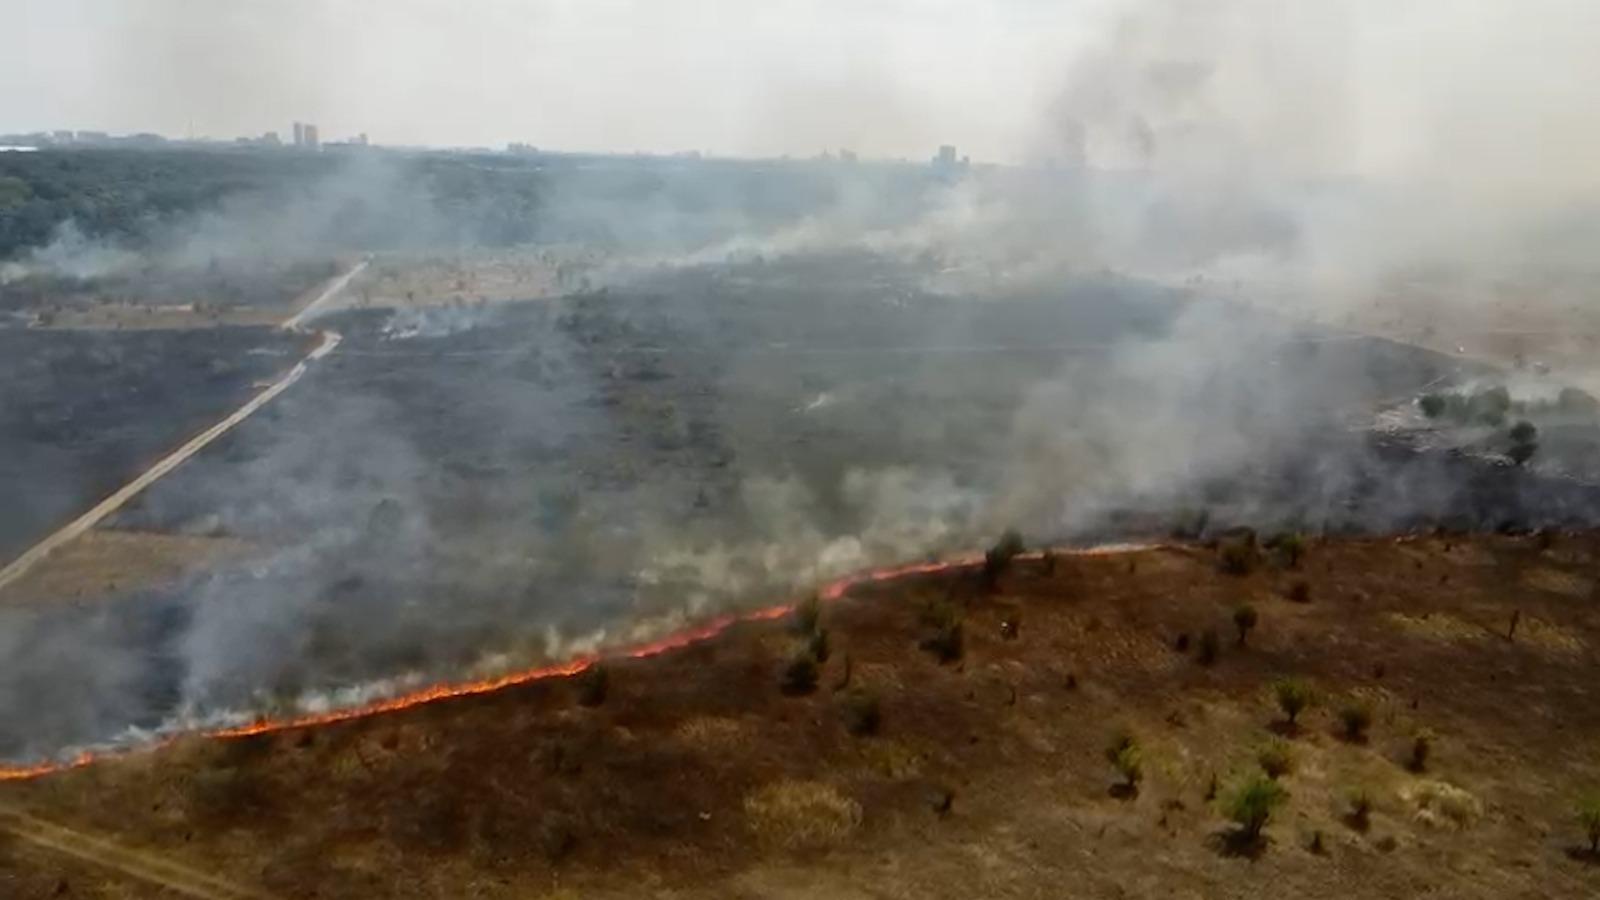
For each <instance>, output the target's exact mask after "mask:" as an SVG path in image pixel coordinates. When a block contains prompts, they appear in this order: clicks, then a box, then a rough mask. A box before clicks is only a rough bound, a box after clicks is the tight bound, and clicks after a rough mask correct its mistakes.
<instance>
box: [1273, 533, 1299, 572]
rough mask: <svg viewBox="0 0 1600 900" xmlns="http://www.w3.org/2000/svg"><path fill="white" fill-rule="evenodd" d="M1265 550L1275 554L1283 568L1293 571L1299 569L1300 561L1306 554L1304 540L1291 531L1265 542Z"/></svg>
mask: <svg viewBox="0 0 1600 900" xmlns="http://www.w3.org/2000/svg"><path fill="white" fill-rule="evenodd" d="M1267 549H1269V550H1272V551H1273V552H1275V553H1277V554H1278V557H1279V558H1280V559H1282V560H1283V564H1284V565H1285V566H1288V567H1289V568H1291V569H1295V568H1299V566H1300V559H1301V557H1303V556H1305V554H1306V540H1305V538H1303V537H1301V536H1300V535H1298V534H1296V533H1295V532H1293V531H1284V532H1280V533H1278V534H1275V535H1273V536H1272V539H1271V540H1269V541H1267Z"/></svg>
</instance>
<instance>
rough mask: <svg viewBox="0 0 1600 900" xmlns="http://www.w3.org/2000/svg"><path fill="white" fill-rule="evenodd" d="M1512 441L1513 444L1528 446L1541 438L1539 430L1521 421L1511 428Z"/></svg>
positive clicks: (1527, 422)
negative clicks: (1527, 444)
mask: <svg viewBox="0 0 1600 900" xmlns="http://www.w3.org/2000/svg"><path fill="white" fill-rule="evenodd" d="M1510 435H1511V440H1512V442H1513V443H1517V444H1526V443H1529V442H1531V441H1533V440H1534V439H1536V438H1538V437H1539V429H1538V428H1535V427H1534V424H1533V423H1532V422H1529V421H1526V420H1524V421H1521V422H1518V423H1517V424H1515V425H1513V426H1511V431H1510Z"/></svg>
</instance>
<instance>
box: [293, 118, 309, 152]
mask: <svg viewBox="0 0 1600 900" xmlns="http://www.w3.org/2000/svg"><path fill="white" fill-rule="evenodd" d="M294 145H295V146H296V147H304V146H305V145H306V126H305V125H304V124H302V123H300V122H296V123H294Z"/></svg>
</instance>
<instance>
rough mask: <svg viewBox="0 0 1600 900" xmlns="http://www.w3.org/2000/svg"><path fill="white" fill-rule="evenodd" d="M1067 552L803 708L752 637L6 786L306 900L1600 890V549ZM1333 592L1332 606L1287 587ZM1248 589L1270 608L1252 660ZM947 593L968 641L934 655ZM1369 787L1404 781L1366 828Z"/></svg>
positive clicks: (95, 872)
mask: <svg viewBox="0 0 1600 900" xmlns="http://www.w3.org/2000/svg"><path fill="white" fill-rule="evenodd" d="M1045 566H1046V564H1045V563H1042V562H1039V561H1026V560H1025V561H1018V562H1017V563H1016V564H1015V565H1014V567H1013V569H1012V571H1011V572H1009V573H1008V574H1007V575H1005V576H1004V577H1003V578H1002V579H1001V581H1000V584H999V587H998V589H997V590H995V591H994V592H992V593H991V592H989V591H987V590H986V589H984V587H983V585H982V583H981V580H980V579H978V578H975V577H974V576H972V575H970V574H948V575H941V576H923V577H918V578H915V579H908V580H904V581H900V582H894V583H885V584H878V585H873V586H864V587H858V588H856V589H855V590H854V591H853V592H852V593H851V594H850V595H849V596H848V597H847V598H846V599H844V600H842V601H840V602H839V603H837V604H834V605H830V606H828V607H825V609H824V611H823V615H822V623H823V625H824V626H825V627H826V628H827V629H828V633H829V637H830V645H831V654H830V655H829V658H828V660H827V662H826V663H825V664H824V665H823V666H822V669H821V673H820V678H819V682H818V687H817V688H816V690H814V691H813V692H811V693H809V694H805V695H803V696H791V695H786V694H785V693H783V692H782V691H780V688H779V673H780V671H781V669H782V668H783V663H784V661H785V660H786V659H787V658H788V655H789V653H790V652H791V650H792V648H793V646H794V645H795V644H796V643H797V641H798V640H799V638H798V637H797V635H796V633H795V632H794V630H793V626H792V624H791V623H788V622H781V621H780V622H770V623H763V624H749V625H743V626H739V627H736V628H735V629H733V630H731V631H729V632H727V633H725V634H724V635H722V636H720V637H718V638H716V639H713V640H711V641H708V642H706V643H703V644H700V645H697V646H694V647H691V648H689V649H686V650H682V651H679V652H673V653H670V654H667V655H663V656H659V657H654V658H650V659H643V660H619V661H613V662H609V663H607V664H606V670H607V672H608V674H609V680H608V685H609V689H608V690H607V691H606V692H605V695H604V697H603V698H602V701H601V702H600V703H598V704H597V705H584V704H583V703H581V702H580V700H581V699H583V698H584V697H585V695H586V694H587V697H588V699H589V700H591V701H592V700H594V699H595V697H596V695H595V692H593V691H592V690H590V691H586V690H585V689H584V687H583V684H584V682H583V681H582V676H580V677H579V678H578V679H557V680H552V681H546V682H540V683H535V684H532V685H528V686H524V687H519V688H514V689H509V690H505V691H501V692H499V693H495V694H491V695H485V696H480V697H474V698H466V699H461V700H453V701H444V702H439V703H435V704H431V705H426V706H422V707H417V708H413V709H410V710H406V711H403V712H399V713H392V714H386V715H380V716H375V717H371V718H367V719H363V720H359V721H354V722H349V723H344V724H339V725H332V726H323V727H319V728H314V729H303V730H296V731H289V732H284V733H279V734H273V735H268V736H263V737H257V738H249V739H237V740H225V741H219V740H213V739H190V740H186V741H182V742H179V743H177V744H175V745H172V746H169V747H167V748H165V749H162V750H159V751H154V752H149V753H143V754H138V755H134V756H129V757H126V758H122V759H117V760H112V761H107V762H104V763H101V764H97V765H94V766H91V767H88V768H85V769H81V770H76V771H72V772H67V773H63V774H58V775H55V776H50V777H47V778H43V779H40V780H37V781H33V782H22V783H12V784H7V785H4V786H3V787H0V803H3V804H7V805H9V806H10V807H14V808H21V809H25V810H27V811H30V812H31V813H33V814H34V815H37V816H39V817H42V818H44V819H47V820H48V821H51V822H54V823H58V824H61V825H66V826H69V827H71V828H73V829H78V830H81V831H82V832H85V833H87V834H90V835H94V836H99V837H101V838H109V839H112V840H114V841H115V842H117V844H118V845H119V846H121V847H124V848H127V849H131V850H135V851H140V852H147V853H155V854H159V855H161V856H162V857H164V858H167V859H170V860H172V861H175V862H177V863H181V864H184V865H186V866H188V867H190V868H192V869H198V870H200V871H203V872H207V873H211V874H212V875H214V876H217V877H219V878H223V879H226V880H228V881H230V882H232V883H235V884H243V885H253V886H256V887H259V888H260V889H263V890H265V891H267V892H270V893H273V894H276V895H278V896H286V897H318V896H321V897H352V896H360V897H459V896H480V897H552V898H553V897H563V898H565V897H579V896H581V897H612V896H615V897H633V896H641V895H650V896H662V897H678V898H692V897H718V898H723V897H726V898H745V897H795V898H801V897H828V898H838V897H845V898H848V897H908V898H909V897H951V898H967V897H974V896H986V897H1057V896H1061V895H1062V894H1063V892H1070V893H1071V894H1072V895H1073V896H1088V897H1152V898H1154V897H1171V896H1179V897H1199V896H1205V897H1254V896H1260V895H1261V894H1262V893H1263V892H1268V891H1270V892H1272V893H1273V894H1276V895H1286V896H1301V897H1340V898H1347V897H1393V896H1416V895H1421V894H1430V895H1435V896H1450V897H1464V898H1474V897H1481V898H1491V897H1492V898H1514V897H1526V898H1533V897H1584V896H1593V895H1594V893H1595V892H1596V891H1597V890H1600V861H1596V860H1592V859H1588V858H1586V857H1585V856H1584V855H1583V854H1582V853H1580V852H1578V851H1577V850H1576V849H1574V848H1575V847H1576V846H1577V845H1579V844H1580V843H1582V837H1581V833H1580V831H1579V829H1578V828H1577V827H1576V825H1575V823H1574V820H1573V816H1572V807H1573V804H1574V802H1575V800H1576V798H1577V797H1578V796H1579V795H1580V794H1581V793H1582V792H1584V791H1586V790H1591V789H1593V788H1594V787H1595V786H1596V784H1597V783H1600V711H1597V710H1596V708H1595V706H1594V704H1593V703H1590V702H1588V701H1589V699H1590V697H1589V695H1590V693H1591V692H1592V689H1593V684H1594V679H1595V675H1596V672H1597V669H1596V664H1597V662H1600V657H1597V653H1596V647H1597V646H1600V644H1597V641H1600V613H1597V609H1596V605H1595V604H1596V593H1595V585H1596V582H1595V576H1596V573H1597V566H1600V534H1595V533H1592V532H1588V533H1575V534H1567V535H1553V536H1552V535H1547V536H1542V537H1488V536H1486V537H1448V536H1439V537H1426V538H1415V539H1407V540H1393V539H1326V540H1318V541H1314V542H1312V543H1311V545H1310V546H1309V548H1308V550H1307V552H1306V555H1305V557H1304V558H1303V559H1302V560H1301V561H1300V563H1299V564H1298V566H1297V567H1295V568H1290V567H1288V566H1287V565H1286V564H1285V562H1284V561H1283V560H1272V559H1267V560H1264V561H1262V562H1260V563H1259V564H1258V565H1257V566H1256V567H1255V568H1254V569H1253V570H1252V571H1251V572H1250V573H1249V574H1246V575H1230V574H1224V573H1223V572H1221V571H1220V567H1219V565H1218V556H1217V553H1216V552H1215V551H1214V550H1211V549H1207V548H1205V547H1203V546H1199V545H1190V546H1174V547H1171V548H1164V549H1151V550H1145V551H1138V552H1134V553H1129V554H1126V555H1118V556H1104V557H1070V558H1060V559H1058V560H1057V561H1056V562H1055V564H1054V568H1053V571H1051V570H1047V569H1046V567H1045ZM1300 581H1303V582H1304V583H1305V584H1306V585H1307V593H1306V597H1307V598H1308V602H1303V603H1302V602H1295V601H1294V600H1292V599H1290V595H1291V594H1293V593H1294V591H1293V585H1294V584H1295V583H1296V582H1300ZM1241 602H1249V603H1251V604H1253V605H1254V606H1255V608H1256V609H1257V610H1258V612H1259V619H1260V621H1259V624H1258V625H1257V627H1256V628H1255V629H1254V630H1253V631H1252V632H1251V633H1250V635H1249V638H1248V642H1247V644H1246V645H1245V646H1243V647H1241V646H1238V645H1237V644H1236V643H1235V641H1234V640H1233V639H1232V627H1231V624H1230V621H1231V620H1230V616H1231V612H1232V610H1233V609H1234V608H1235V606H1236V605H1237V604H1239V603H1241ZM941 605H948V607H949V608H951V609H954V610H956V611H957V613H956V615H958V617H959V619H960V621H961V623H962V626H963V634H964V636H965V641H964V651H965V652H964V656H963V657H962V658H961V659H960V660H959V661H953V662H946V663H940V662H939V661H938V660H937V659H936V658H935V657H934V656H933V655H932V654H930V653H929V652H927V651H925V650H923V649H920V648H919V641H921V640H923V639H924V638H925V637H926V636H927V635H928V629H929V626H928V625H927V624H925V620H926V618H927V615H928V613H927V610H928V609H929V608H930V607H938V606H941ZM1514 612H1519V613H1520V617H1519V626H1518V629H1517V631H1516V637H1515V640H1508V639H1507V638H1506V636H1505V633H1506V629H1507V626H1508V623H1509V620H1510V618H1511V616H1512V615H1513V613H1514ZM1003 622H1012V623H1016V624H1017V628H1016V630H1015V636H1014V638H1010V639H1008V638H1007V637H1006V634H1005V633H1006V630H1005V629H1004V628H1003V627H1002V623H1003ZM1207 629H1216V630H1218V631H1219V633H1220V634H1221V635H1222V638H1223V640H1222V641H1221V652H1220V656H1219V658H1218V659H1217V660H1216V661H1215V662H1214V664H1212V665H1204V664H1202V663H1201V662H1200V661H1199V660H1198V659H1197V651H1196V647H1197V646H1198V645H1199V643H1200V635H1201V634H1203V632H1204V631H1205V630H1207ZM1182 635H1187V636H1189V638H1190V641H1189V646H1188V649H1187V650H1183V651H1180V650H1178V649H1176V647H1177V644H1178V641H1179V638H1180V636H1182ZM1283 676H1296V677H1300V678H1304V679H1307V680H1308V681H1309V682H1310V683H1311V684H1312V685H1313V686H1314V687H1315V689H1316V693H1317V696H1318V698H1319V701H1318V702H1317V704H1316V705H1314V706H1312V707H1311V708H1310V709H1309V710H1308V711H1307V712H1305V713H1303V714H1302V715H1301V717H1300V723H1299V726H1298V727H1297V728H1295V729H1289V728H1287V727H1285V726H1284V725H1283V724H1282V722H1281V718H1282V716H1281V714H1280V713H1279V711H1278V710H1277V709H1276V708H1275V707H1274V705H1273V703H1272V700H1271V696H1270V693H1269V690H1268V685H1269V683H1270V682H1271V681H1272V680H1273V679H1276V678H1280V677H1283ZM846 681H848V688H844V687H842V686H843V685H844V684H845V682H846ZM848 690H861V691H866V692H869V693H870V694H871V695H872V696H874V697H876V698H877V699H878V701H879V703H880V704H881V722H880V725H879V728H878V729H877V732H876V733H874V734H870V735H852V734H851V732H850V731H848V730H847V729H846V727H845V725H844V719H843V717H842V716H841V709H842V705H843V703H844V699H843V698H844V697H845V696H846V695H847V691H848ZM1352 699H1360V700H1361V701H1362V702H1364V703H1366V704H1368V705H1370V708H1371V709H1372V711H1373V713H1374V715H1373V723H1372V725H1371V727H1370V730H1369V732H1368V733H1367V735H1366V737H1365V738H1364V739H1362V740H1360V741H1351V740H1347V739H1345V738H1344V737H1342V736H1341V735H1340V734H1339V732H1338V724H1337V719H1336V717H1335V715H1334V713H1335V711H1336V710H1338V709H1339V708H1341V707H1342V706H1343V705H1345V704H1347V703H1349V702H1350V701H1351V700H1352ZM1119 729H1127V730H1129V731H1130V732H1131V733H1132V734H1133V735H1135V736H1136V738H1137V740H1138V741H1139V744H1140V746H1141V747H1142V749H1143V762H1144V765H1143V770H1144V779H1143V781H1142V783H1141V784H1140V786H1139V789H1138V791H1137V792H1136V793H1134V794H1132V795H1128V794H1127V793H1125V792H1122V791H1118V790H1116V789H1115V788H1114V785H1115V783H1116V781H1117V776H1116V775H1115V774H1114V772H1113V771H1112V769H1111V767H1110V766H1109V765H1108V764H1107V762H1106V759H1105V755H1104V748H1105V747H1106V744H1107V741H1108V739H1109V738H1110V737H1111V735H1112V734H1113V732H1115V731H1117V730H1119ZM1423 730H1426V731H1428V732H1429V733H1431V734H1432V735H1433V742H1432V748H1433V750H1432V753H1431V755H1430V756H1429V757H1428V760H1427V762H1426V766H1425V769H1424V770H1423V771H1420V772H1418V771H1413V770H1412V769H1410V768H1409V767H1408V766H1407V765H1406V764H1405V760H1406V757H1407V756H1408V753H1409V748H1410V746H1411V744H1412V741H1413V738H1414V736H1415V735H1416V734H1417V733H1419V732H1420V731H1423ZM1274 735H1282V736H1284V737H1285V738H1286V740H1287V742H1288V744H1289V745H1290V747H1291V748H1292V751H1291V752H1292V758H1293V760H1294V764H1293V768H1292V771H1290V772H1289V773H1288V774H1286V775H1283V776H1282V777H1281V779H1280V783H1281V784H1282V785H1283V786H1284V787H1285V788H1286V789H1287V790H1288V793H1289V798H1288V800H1287V802H1286V805H1284V806H1283V807H1282V808H1280V809H1279V810H1278V812H1277V813H1276V814H1275V815H1274V816H1273V817H1272V819H1271V821H1270V822H1269V824H1268V825H1267V827H1266V829H1265V835H1266V841H1265V843H1264V844H1263V845H1260V846H1258V847H1255V848H1253V849H1251V848H1244V849H1247V850H1249V851H1250V852H1247V853H1234V852H1232V851H1230V849H1229V848H1230V847H1234V846H1236V845H1233V844H1230V843H1229V841H1228V840H1227V838H1226V835H1227V833H1228V826H1227V823H1226V821H1225V820H1224V819H1223V818H1222V817H1221V816H1220V815H1219V813H1218V811H1217V805H1216V803H1215V802H1214V801H1212V800H1208V798H1207V794H1208V793H1209V790H1208V788H1209V786H1210V785H1211V783H1212V781H1213V777H1215V780H1216V781H1217V782H1218V783H1219V784H1220V787H1221V790H1222V792H1223V793H1224V794H1226V792H1227V791H1228V789H1229V787H1230V786H1231V785H1232V784H1234V783H1235V782H1236V781H1237V780H1238V779H1239V778H1241V777H1242V776H1244V775H1245V774H1246V773H1248V772H1250V771H1252V770H1253V769H1254V768H1255V765H1256V763H1255V762H1254V759H1255V755H1256V750H1257V749H1258V748H1259V747H1261V746H1262V745H1263V743H1264V742H1266V741H1268V740H1269V739H1270V738H1272V737H1273V736H1274ZM1352 789H1361V790H1364V791H1366V792H1367V793H1368V794H1369V795H1370V797H1371V798H1372V801H1373V811H1372V813H1371V816H1370V822H1369V824H1368V825H1367V826H1366V827H1365V828H1360V829H1358V828H1356V827H1353V825H1352V823H1351V822H1350V821H1349V820H1348V819H1347V817H1346V812H1347V808H1346V805H1345V796H1346V792H1347V791H1349V790H1352ZM1441 798H1443V799H1442V800H1441ZM1319 835H1320V849H1315V845H1316V843H1317V842H1318V836H1319ZM0 860H3V861H4V863H3V865H0V879H3V880H4V881H5V892H6V894H7V896H16V897H37V896H85V897H106V896H158V894H156V893H144V892H143V890H144V889H143V887H142V886H141V885H140V884H139V883H138V882H135V881H126V882H125V881H121V880H120V879H121V877H122V876H120V875H118V874H117V873H116V872H114V871H112V870H109V869H105V868H97V867H95V866H92V865H89V864H87V863H83V862H77V861H74V860H72V859H70V858H67V857H60V856H53V855H51V854H49V853H42V852H40V851H39V849H38V848H37V847H36V846H35V845H33V844H31V843H29V842H27V841H24V840H21V839H19V838H13V839H11V840H10V841H9V842H7V843H6V844H4V845H3V846H0ZM58 889H59V893H55V892H57V891H58Z"/></svg>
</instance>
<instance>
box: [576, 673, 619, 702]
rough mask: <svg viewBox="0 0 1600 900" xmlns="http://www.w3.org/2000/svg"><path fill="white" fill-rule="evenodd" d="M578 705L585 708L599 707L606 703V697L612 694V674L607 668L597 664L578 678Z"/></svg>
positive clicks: (579, 674)
mask: <svg viewBox="0 0 1600 900" xmlns="http://www.w3.org/2000/svg"><path fill="white" fill-rule="evenodd" d="M576 680H577V688H578V703H579V704H581V705H583V706H599V705H600V704H602V703H604V702H606V696H607V695H608V694H609V693H610V692H611V672H610V671H609V670H607V669H606V667H605V666H603V665H601V664H599V663H595V664H594V665H592V666H590V667H589V668H587V669H584V670H583V671H582V672H579V673H578V677H577V679H576Z"/></svg>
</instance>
